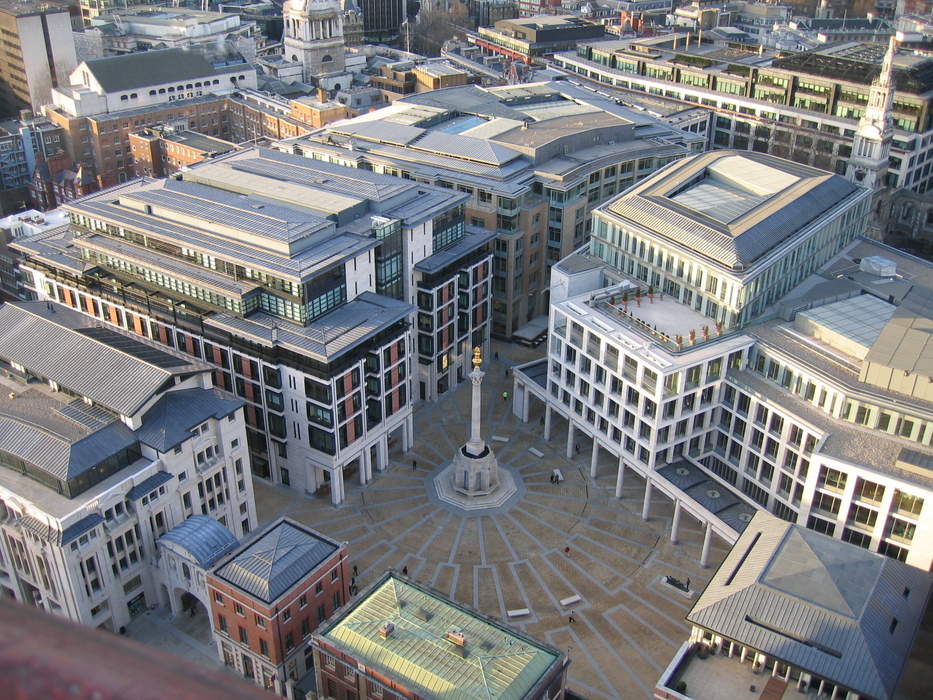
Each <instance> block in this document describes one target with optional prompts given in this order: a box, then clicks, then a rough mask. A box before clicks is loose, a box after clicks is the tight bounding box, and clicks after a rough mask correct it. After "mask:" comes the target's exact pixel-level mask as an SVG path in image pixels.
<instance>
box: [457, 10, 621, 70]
mask: <svg viewBox="0 0 933 700" xmlns="http://www.w3.org/2000/svg"><path fill="white" fill-rule="evenodd" d="M604 35H605V31H604V30H603V28H602V26H601V25H599V24H593V23H592V22H587V21H586V20H585V19H581V18H580V17H575V16H574V15H560V14H559V15H536V16H534V17H527V16H523V17H521V18H516V19H500V20H499V21H497V22H496V23H495V25H493V26H492V27H480V28H479V29H478V30H477V31H476V32H475V33H474V32H469V33H468V34H467V40H468V41H469V42H470V43H471V44H475V45H476V46H479V47H481V48H482V49H483V51H484V52H486V53H490V54H498V55H500V56H506V57H508V58H511V59H514V60H516V61H522V62H523V63H534V62H535V61H541V60H542V59H543V58H544V57H545V56H549V55H551V54H552V53H554V52H555V51H567V50H569V49H572V48H573V47H574V46H576V45H577V44H579V43H580V42H581V41H587V40H589V41H593V40H594V39H600V38H602V37H603V36H604Z"/></svg>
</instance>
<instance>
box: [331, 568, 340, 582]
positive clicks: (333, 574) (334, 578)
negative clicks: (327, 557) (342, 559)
mask: <svg viewBox="0 0 933 700" xmlns="http://www.w3.org/2000/svg"><path fill="white" fill-rule="evenodd" d="M338 575H339V574H338V572H337V569H334V570H333V571H331V572H330V580H331V581H336V580H337V576H338Z"/></svg>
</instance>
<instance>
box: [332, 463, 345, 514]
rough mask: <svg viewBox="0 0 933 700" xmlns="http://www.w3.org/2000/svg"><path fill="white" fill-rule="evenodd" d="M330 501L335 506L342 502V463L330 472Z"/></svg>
mask: <svg viewBox="0 0 933 700" xmlns="http://www.w3.org/2000/svg"><path fill="white" fill-rule="evenodd" d="M330 502H331V503H333V504H334V505H335V506H339V505H340V504H341V503H343V465H341V466H339V467H337V469H335V470H334V471H332V472H331V473H330Z"/></svg>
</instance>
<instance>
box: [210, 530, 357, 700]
mask: <svg viewBox="0 0 933 700" xmlns="http://www.w3.org/2000/svg"><path fill="white" fill-rule="evenodd" d="M207 586H208V590H209V593H210V604H211V619H212V625H213V628H214V638H215V640H216V642H217V651H218V653H219V655H220V658H221V659H222V660H223V662H224V664H226V665H227V666H229V667H231V668H234V669H236V670H237V671H238V672H239V673H241V674H242V675H243V676H244V677H245V678H249V679H252V680H253V681H254V682H255V683H256V685H258V686H260V687H263V688H266V689H268V690H271V691H274V692H276V693H277V694H279V695H286V696H287V697H292V690H291V687H292V686H291V684H290V683H289V681H297V680H298V679H299V678H301V677H302V676H303V675H305V673H307V672H308V671H309V670H310V669H311V647H310V646H309V645H308V644H306V643H305V642H306V641H307V640H308V638H309V637H310V635H311V633H312V632H313V631H314V630H315V629H316V628H317V627H318V625H319V624H320V623H321V622H323V621H324V620H326V619H327V618H328V617H329V616H330V615H332V614H333V612H334V611H335V610H336V609H337V608H339V607H340V606H341V605H343V604H344V603H345V602H346V601H347V600H348V599H349V597H350V572H349V565H348V563H347V550H346V543H339V542H336V541H334V540H332V539H330V538H328V537H325V536H324V535H321V534H320V533H317V532H315V531H314V530H311V529H309V528H306V527H304V526H303V525H301V524H299V523H297V522H295V521H293V520H290V519H288V518H280V519H278V520H276V521H275V522H273V523H271V524H270V525H268V526H267V527H265V528H264V529H263V530H261V531H259V532H257V534H256V535H255V537H253V538H252V539H250V540H248V541H246V542H245V543H244V544H242V545H241V546H240V547H239V548H238V549H237V550H235V551H234V552H232V553H231V554H230V555H229V556H227V557H225V558H224V559H222V560H221V561H219V562H218V563H217V565H216V566H214V568H213V571H212V573H210V574H209V575H208V577H207Z"/></svg>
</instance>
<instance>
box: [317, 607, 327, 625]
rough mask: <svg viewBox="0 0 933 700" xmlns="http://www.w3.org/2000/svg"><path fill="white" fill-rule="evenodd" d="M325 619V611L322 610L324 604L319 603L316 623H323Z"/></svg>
mask: <svg viewBox="0 0 933 700" xmlns="http://www.w3.org/2000/svg"><path fill="white" fill-rule="evenodd" d="M325 619H327V611H326V610H325V608H324V604H323V603H321V604H320V605H318V606H317V621H318V622H324V620H325Z"/></svg>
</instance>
